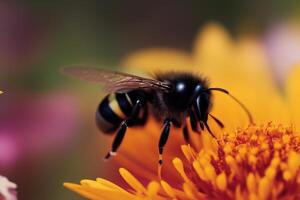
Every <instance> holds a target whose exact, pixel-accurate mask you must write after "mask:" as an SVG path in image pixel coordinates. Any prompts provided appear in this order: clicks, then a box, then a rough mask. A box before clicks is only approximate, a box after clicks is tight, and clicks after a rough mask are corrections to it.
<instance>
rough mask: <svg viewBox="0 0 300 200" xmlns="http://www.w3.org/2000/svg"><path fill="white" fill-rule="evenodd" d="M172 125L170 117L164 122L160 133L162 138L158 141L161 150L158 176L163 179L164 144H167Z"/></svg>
mask: <svg viewBox="0 0 300 200" xmlns="http://www.w3.org/2000/svg"><path fill="white" fill-rule="evenodd" d="M170 127H171V121H170V120H169V119H166V120H165V122H164V128H163V131H162V133H161V135H160V139H159V143H158V152H159V157H158V177H159V179H161V166H162V164H163V151H164V146H165V145H166V143H167V140H168V137H169V133H170Z"/></svg>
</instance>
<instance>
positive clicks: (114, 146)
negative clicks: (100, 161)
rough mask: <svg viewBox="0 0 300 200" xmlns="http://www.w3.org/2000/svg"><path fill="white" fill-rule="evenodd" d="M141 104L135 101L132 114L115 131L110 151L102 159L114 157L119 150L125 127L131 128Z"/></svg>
mask: <svg viewBox="0 0 300 200" xmlns="http://www.w3.org/2000/svg"><path fill="white" fill-rule="evenodd" d="M141 106H142V104H141V103H140V101H139V100H137V102H136V104H135V105H134V107H133V109H132V114H131V117H130V118H128V119H126V120H124V121H123V122H122V123H121V125H120V127H119V129H118V131H117V134H116V137H115V139H114V141H113V143H112V146H111V150H110V151H109V152H108V153H107V154H106V156H105V157H104V159H106V160H107V159H109V158H110V157H111V156H115V155H116V152H117V150H118V148H119V146H120V145H121V143H122V141H123V138H124V136H125V133H126V130H127V127H128V126H132V125H134V124H135V123H134V122H135V120H136V119H135V116H136V114H137V113H138V112H139V110H140V108H141Z"/></svg>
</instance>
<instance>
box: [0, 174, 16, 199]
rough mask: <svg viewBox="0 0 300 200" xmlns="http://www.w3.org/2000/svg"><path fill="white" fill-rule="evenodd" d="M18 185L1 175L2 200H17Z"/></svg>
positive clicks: (0, 197)
mask: <svg viewBox="0 0 300 200" xmlns="http://www.w3.org/2000/svg"><path fill="white" fill-rule="evenodd" d="M16 189H17V185H16V184H15V183H13V182H10V181H9V180H8V179H7V178H6V177H4V176H1V175H0V200H17V194H16Z"/></svg>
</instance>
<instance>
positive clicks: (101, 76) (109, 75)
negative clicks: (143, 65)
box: [61, 65, 170, 92]
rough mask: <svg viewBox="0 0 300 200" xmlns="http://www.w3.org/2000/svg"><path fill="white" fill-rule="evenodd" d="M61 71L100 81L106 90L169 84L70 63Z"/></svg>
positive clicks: (168, 86)
mask: <svg viewBox="0 0 300 200" xmlns="http://www.w3.org/2000/svg"><path fill="white" fill-rule="evenodd" d="M61 71H62V73H63V74H66V75H69V76H72V77H76V78H79V79H81V80H86V81H91V82H97V83H102V84H103V85H104V87H105V89H106V90H107V91H108V92H127V91H129V90H132V89H145V90H147V89H159V90H169V89H170V85H168V84H167V83H165V82H162V81H158V80H155V79H149V78H142V77H139V76H135V75H131V74H127V73H123V72H116V71H110V70H104V69H98V68H94V67H84V66H81V65H72V66H66V67H63V68H62V70H61Z"/></svg>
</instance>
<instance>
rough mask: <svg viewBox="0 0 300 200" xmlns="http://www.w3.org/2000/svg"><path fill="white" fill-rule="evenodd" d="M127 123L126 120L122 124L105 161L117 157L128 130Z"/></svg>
mask: <svg viewBox="0 0 300 200" xmlns="http://www.w3.org/2000/svg"><path fill="white" fill-rule="evenodd" d="M127 127H128V126H127V123H126V120H125V121H123V122H122V124H121V126H120V128H119V129H118V132H117V134H116V137H115V139H114V141H113V143H112V146H111V150H110V151H109V152H108V153H107V154H106V156H105V158H104V159H106V160H107V159H109V158H110V156H115V155H116V154H117V153H116V152H117V149H118V148H119V146H120V144H121V143H122V140H123V138H124V136H125V133H126V130H127Z"/></svg>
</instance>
